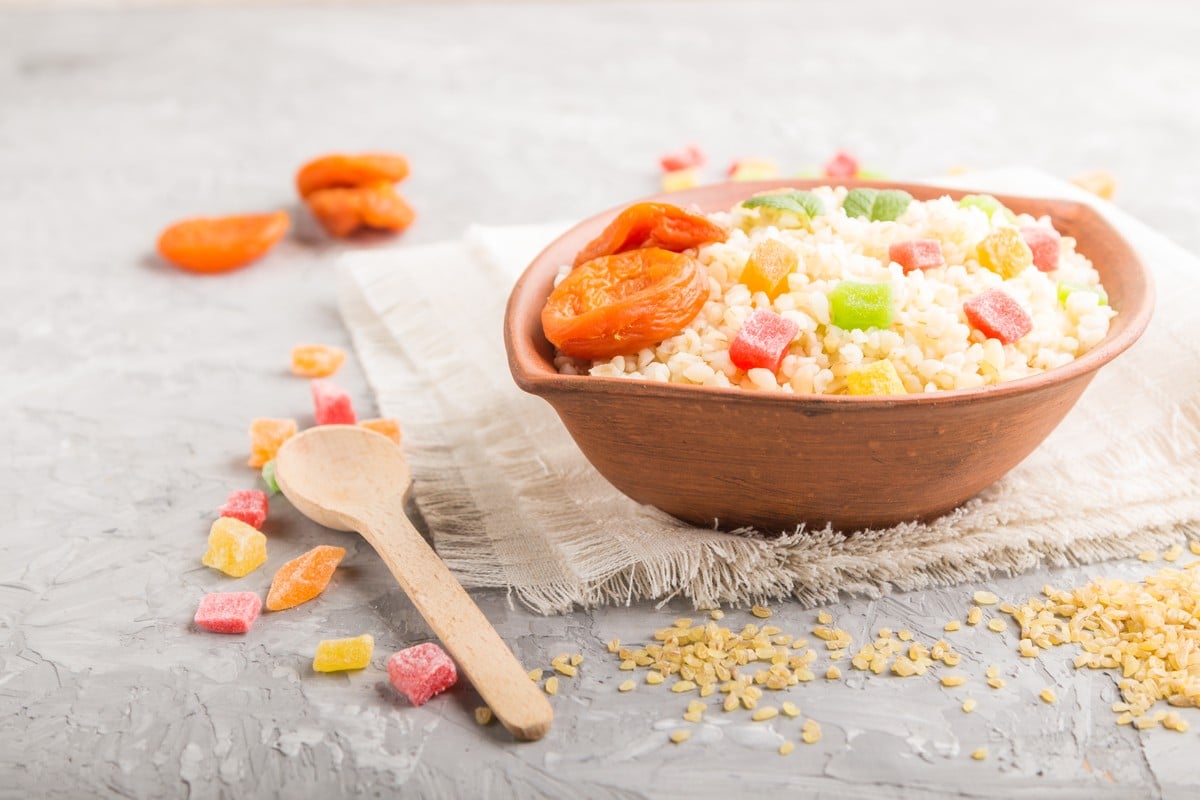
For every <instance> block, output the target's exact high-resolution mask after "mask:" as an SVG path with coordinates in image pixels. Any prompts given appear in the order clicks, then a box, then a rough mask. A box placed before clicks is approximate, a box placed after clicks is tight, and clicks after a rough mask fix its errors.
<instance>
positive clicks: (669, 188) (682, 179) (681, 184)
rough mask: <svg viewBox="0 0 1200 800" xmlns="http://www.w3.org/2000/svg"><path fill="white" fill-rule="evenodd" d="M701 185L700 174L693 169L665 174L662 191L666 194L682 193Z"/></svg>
mask: <svg viewBox="0 0 1200 800" xmlns="http://www.w3.org/2000/svg"><path fill="white" fill-rule="evenodd" d="M698 185H700V174H699V173H698V172H696V170H695V169H694V168H693V167H688V168H686V169H677V170H672V171H671V172H664V173H663V176H662V190H663V191H664V192H681V191H683V190H684V189H691V188H692V187H693V186H698Z"/></svg>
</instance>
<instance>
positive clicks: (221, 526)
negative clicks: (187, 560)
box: [200, 517, 267, 578]
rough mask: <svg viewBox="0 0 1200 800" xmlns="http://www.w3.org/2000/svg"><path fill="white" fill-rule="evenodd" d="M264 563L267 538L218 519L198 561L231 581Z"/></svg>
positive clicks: (226, 519) (247, 527)
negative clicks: (232, 578) (205, 548)
mask: <svg viewBox="0 0 1200 800" xmlns="http://www.w3.org/2000/svg"><path fill="white" fill-rule="evenodd" d="M266 560H267V537H266V536H263V535H262V533H260V532H259V531H258V530H256V529H255V528H253V527H251V526H250V525H247V524H246V523H244V522H242V521H241V520H240V519H233V518H232V517H221V518H220V519H218V520H216V521H215V522H213V524H212V527H211V528H209V531H208V550H207V551H206V552H205V553H204V557H203V558H202V559H201V560H200V562H201V563H202V564H204V566H206V567H212V568H213V569H218V570H220V571H221V572H224V573H225V574H226V575H229V576H231V577H234V578H241V577H244V576H246V575H249V574H250V573H251V572H254V570H256V569H258V568H259V567H261V566H262V565H263V564H264V563H266Z"/></svg>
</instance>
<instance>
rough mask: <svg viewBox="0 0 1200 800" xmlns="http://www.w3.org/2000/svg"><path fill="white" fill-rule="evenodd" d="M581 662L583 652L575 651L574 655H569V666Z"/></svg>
mask: <svg viewBox="0 0 1200 800" xmlns="http://www.w3.org/2000/svg"><path fill="white" fill-rule="evenodd" d="M582 663H583V653H576V654H575V655H573V656H571V666H572V667H578V666H579V665H580V664H582Z"/></svg>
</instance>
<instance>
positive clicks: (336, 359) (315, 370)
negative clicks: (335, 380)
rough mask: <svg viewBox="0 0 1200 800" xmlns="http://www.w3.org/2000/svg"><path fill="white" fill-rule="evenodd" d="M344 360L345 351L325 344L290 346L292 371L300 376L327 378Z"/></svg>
mask: <svg viewBox="0 0 1200 800" xmlns="http://www.w3.org/2000/svg"><path fill="white" fill-rule="evenodd" d="M345 360H346V351H345V350H343V349H342V348H340V347H333V346H332V345H327V344H298V345H296V346H295V347H293V348H292V372H293V373H294V374H296V375H299V376H301V377H302V378H328V377H329V376H330V375H332V374H333V373H335V372H337V371H338V369H339V368H340V367H341V366H342V363H343V362H344V361H345Z"/></svg>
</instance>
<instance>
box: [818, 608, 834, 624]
mask: <svg viewBox="0 0 1200 800" xmlns="http://www.w3.org/2000/svg"><path fill="white" fill-rule="evenodd" d="M817 622H819V623H821V624H822V625H832V624H833V615H832V614H830V613H829V612H828V611H818V612H817Z"/></svg>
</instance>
